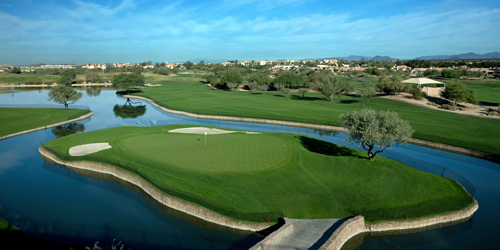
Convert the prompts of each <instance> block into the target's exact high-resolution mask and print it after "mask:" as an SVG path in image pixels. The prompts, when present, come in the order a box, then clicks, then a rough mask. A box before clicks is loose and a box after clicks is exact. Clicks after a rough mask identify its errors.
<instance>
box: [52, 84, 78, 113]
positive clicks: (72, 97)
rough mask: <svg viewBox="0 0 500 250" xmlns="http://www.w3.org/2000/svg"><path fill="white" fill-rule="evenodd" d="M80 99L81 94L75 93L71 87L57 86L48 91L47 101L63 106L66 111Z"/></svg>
mask: <svg viewBox="0 0 500 250" xmlns="http://www.w3.org/2000/svg"><path fill="white" fill-rule="evenodd" d="M80 98H82V93H80V92H77V91H76V90H75V89H73V88H72V87H68V86H65V85H57V86H55V87H52V89H51V90H50V92H49V99H48V100H49V101H53V102H56V103H60V104H64V107H65V108H66V109H68V106H69V104H73V103H75V102H76V101H78V100H79V99H80Z"/></svg>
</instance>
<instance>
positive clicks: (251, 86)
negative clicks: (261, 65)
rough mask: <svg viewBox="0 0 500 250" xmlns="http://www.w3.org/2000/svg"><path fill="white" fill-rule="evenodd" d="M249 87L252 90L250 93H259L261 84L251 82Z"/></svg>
mask: <svg viewBox="0 0 500 250" xmlns="http://www.w3.org/2000/svg"><path fill="white" fill-rule="evenodd" d="M247 86H248V88H249V89H250V91H252V92H257V91H258V89H257V86H259V84H258V83H257V82H249V83H248V84H247Z"/></svg>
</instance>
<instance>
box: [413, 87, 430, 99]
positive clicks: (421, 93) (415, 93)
mask: <svg viewBox="0 0 500 250" xmlns="http://www.w3.org/2000/svg"><path fill="white" fill-rule="evenodd" d="M410 93H411V95H412V96H413V98H414V99H416V100H422V98H425V97H426V96H427V93H425V92H424V91H422V90H421V89H419V88H412V89H411V91H410Z"/></svg>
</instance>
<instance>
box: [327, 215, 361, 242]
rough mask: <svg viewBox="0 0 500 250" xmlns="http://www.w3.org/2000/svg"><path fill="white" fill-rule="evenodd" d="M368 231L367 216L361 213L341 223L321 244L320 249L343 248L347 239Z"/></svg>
mask: <svg viewBox="0 0 500 250" xmlns="http://www.w3.org/2000/svg"><path fill="white" fill-rule="evenodd" d="M363 232H366V227H365V217H363V216H361V215H359V216H356V217H354V218H351V219H349V220H347V221H345V222H344V223H342V225H340V227H339V228H337V230H335V232H333V234H332V236H330V238H329V239H328V240H327V241H326V242H325V244H323V246H321V247H320V248H319V249H320V250H337V249H341V248H342V246H343V245H344V243H345V242H346V241H348V240H349V239H350V238H352V237H353V236H355V235H357V234H360V233H363Z"/></svg>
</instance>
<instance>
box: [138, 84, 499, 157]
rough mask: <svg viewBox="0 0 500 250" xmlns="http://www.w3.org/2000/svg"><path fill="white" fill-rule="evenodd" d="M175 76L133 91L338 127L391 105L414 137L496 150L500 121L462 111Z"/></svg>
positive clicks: (172, 101) (183, 105) (220, 111)
mask: <svg viewBox="0 0 500 250" xmlns="http://www.w3.org/2000/svg"><path fill="white" fill-rule="evenodd" d="M172 79H175V81H173V80H172V81H163V82H155V83H161V84H162V86H161V87H154V88H144V89H142V90H141V91H142V92H138V93H135V94H134V95H138V96H144V97H147V98H150V99H152V100H154V101H155V102H156V103H158V104H160V105H162V106H164V107H167V108H170V109H174V110H182V111H187V112H191V113H196V114H206V115H224V116H234V117H250V118H261V119H271V120H281V121H294V122H303V123H312V124H320V125H333V126H341V121H340V119H339V118H338V117H339V115H340V114H343V113H348V112H351V111H353V110H360V109H362V108H363V107H364V106H367V107H370V108H373V109H375V110H391V111H395V112H397V113H398V114H399V115H400V116H401V117H402V118H403V119H405V120H408V122H409V123H410V125H411V126H412V127H413V129H414V130H415V133H414V134H413V137H414V138H418V139H423V140H427V141H432V142H437V143H444V144H449V145H453V146H458V147H464V148H469V149H475V150H479V151H483V152H488V153H493V154H498V153H499V152H500V134H499V133H498V128H499V127H500V120H497V119H490V118H481V117H472V116H465V115H460V114H453V113H448V112H444V111H439V110H432V109H428V108H424V107H419V106H416V105H413V104H409V103H404V102H400V101H396V100H390V99H386V98H371V99H370V102H369V103H368V104H365V103H364V102H363V99H362V98H361V97H358V96H355V95H350V96H342V98H341V99H339V98H338V97H334V99H333V101H331V102H329V101H326V100H325V98H324V96H322V95H321V94H318V93H307V94H306V97H305V98H301V97H299V96H298V94H292V95H290V96H289V97H287V98H285V97H283V96H282V95H281V94H279V93H275V92H268V93H266V94H264V95H261V94H255V93H251V92H240V91H233V92H230V91H224V90H210V89H208V88H207V87H205V86H204V85H203V84H202V83H201V82H200V81H202V79H200V78H191V77H189V78H187V77H172Z"/></svg>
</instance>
